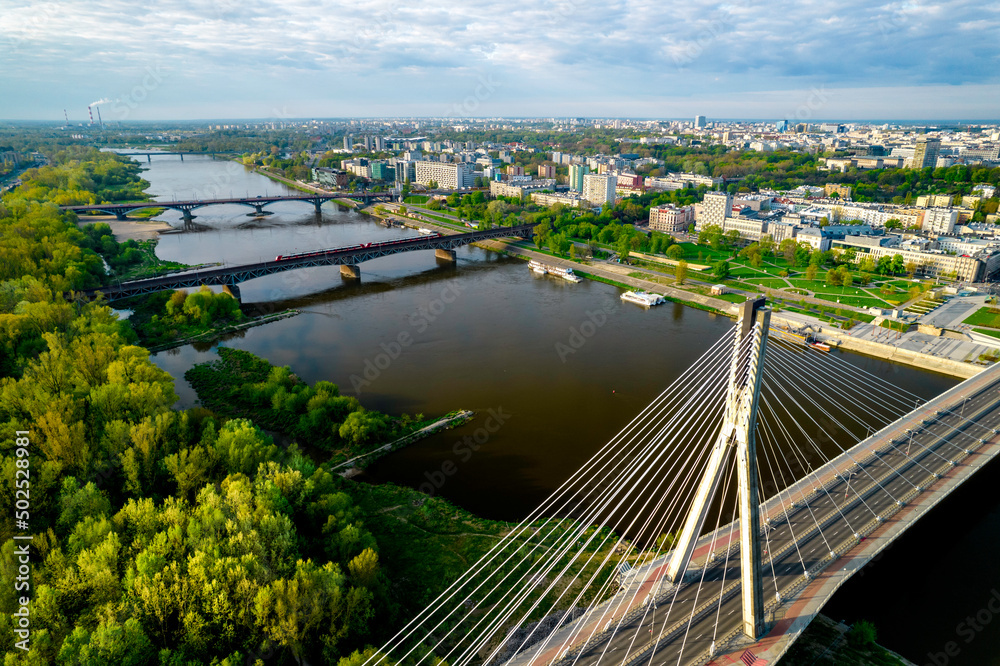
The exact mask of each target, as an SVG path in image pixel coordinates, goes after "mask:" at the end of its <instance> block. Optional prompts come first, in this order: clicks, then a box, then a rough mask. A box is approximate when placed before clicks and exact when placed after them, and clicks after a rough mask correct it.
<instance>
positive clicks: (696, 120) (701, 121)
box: [694, 116, 708, 128]
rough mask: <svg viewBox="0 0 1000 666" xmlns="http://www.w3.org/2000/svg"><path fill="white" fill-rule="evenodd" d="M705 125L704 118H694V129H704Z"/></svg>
mask: <svg viewBox="0 0 1000 666" xmlns="http://www.w3.org/2000/svg"><path fill="white" fill-rule="evenodd" d="M706 125H708V122H707V121H706V119H705V116H695V117H694V126H695V128H698V127H705V126H706Z"/></svg>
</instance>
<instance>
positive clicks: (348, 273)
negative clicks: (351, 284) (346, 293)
mask: <svg viewBox="0 0 1000 666" xmlns="http://www.w3.org/2000/svg"><path fill="white" fill-rule="evenodd" d="M340 277H342V278H344V279H347V280H360V279H361V269H360V268H358V265H357V264H341V265H340Z"/></svg>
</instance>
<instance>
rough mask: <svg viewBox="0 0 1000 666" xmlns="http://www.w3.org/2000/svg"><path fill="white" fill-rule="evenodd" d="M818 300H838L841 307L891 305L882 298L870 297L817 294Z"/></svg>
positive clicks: (880, 306) (882, 306) (881, 306)
mask: <svg viewBox="0 0 1000 666" xmlns="http://www.w3.org/2000/svg"><path fill="white" fill-rule="evenodd" d="M815 297H816V298H819V299H822V300H824V301H832V302H834V303H836V302H837V301H838V300H839V301H840V304H841V305H851V306H854V307H856V308H887V307H889V304H888V303H886V302H885V301H883V300H882V299H880V298H870V297H868V296H842V295H839V294H816V296H815Z"/></svg>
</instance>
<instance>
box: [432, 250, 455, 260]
mask: <svg viewBox="0 0 1000 666" xmlns="http://www.w3.org/2000/svg"><path fill="white" fill-rule="evenodd" d="M434 257H435V258H436V259H440V260H442V261H451V262H455V261H458V254H456V252H455V251H454V250H446V249H444V248H438V249H436V250H434Z"/></svg>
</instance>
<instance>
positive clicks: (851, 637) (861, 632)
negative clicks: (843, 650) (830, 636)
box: [847, 620, 877, 648]
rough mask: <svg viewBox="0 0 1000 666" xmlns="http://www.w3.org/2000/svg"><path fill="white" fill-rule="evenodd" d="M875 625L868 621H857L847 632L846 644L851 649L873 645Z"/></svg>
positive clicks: (875, 633)
mask: <svg viewBox="0 0 1000 666" xmlns="http://www.w3.org/2000/svg"><path fill="white" fill-rule="evenodd" d="M876 635H877V632H876V630H875V625H874V624H872V623H871V622H869V621H868V620H858V621H857V622H855V623H854V626H853V627H851V630H850V631H848V632H847V643H848V644H849V645H850V646H851V647H853V648H863V647H868V646H870V645H874V644H875V637H876Z"/></svg>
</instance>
